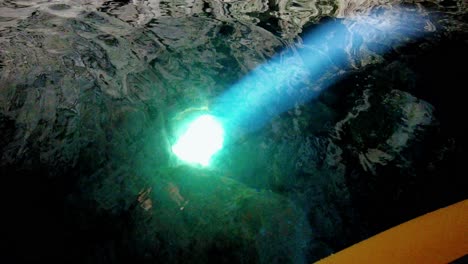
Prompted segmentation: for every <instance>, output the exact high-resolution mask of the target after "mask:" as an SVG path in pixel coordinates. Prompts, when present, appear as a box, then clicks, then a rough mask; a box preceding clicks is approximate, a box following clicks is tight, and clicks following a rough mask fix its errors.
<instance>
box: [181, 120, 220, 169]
mask: <svg viewBox="0 0 468 264" xmlns="http://www.w3.org/2000/svg"><path fill="white" fill-rule="evenodd" d="M223 141H224V129H223V127H222V126H221V124H220V123H219V122H218V121H217V120H216V119H215V118H214V117H213V116H211V115H202V116H200V117H199V118H197V119H195V120H194V121H193V122H192V123H191V124H190V125H189V127H188V129H187V131H186V132H185V133H184V134H183V135H182V136H181V137H180V138H179V140H178V141H177V143H176V144H175V145H173V146H172V152H174V154H176V155H177V157H178V158H179V159H181V160H183V161H185V162H189V163H198V164H200V165H202V166H207V165H208V164H209V163H210V159H211V156H213V154H215V153H216V152H218V151H219V150H220V149H221V148H222V147H223Z"/></svg>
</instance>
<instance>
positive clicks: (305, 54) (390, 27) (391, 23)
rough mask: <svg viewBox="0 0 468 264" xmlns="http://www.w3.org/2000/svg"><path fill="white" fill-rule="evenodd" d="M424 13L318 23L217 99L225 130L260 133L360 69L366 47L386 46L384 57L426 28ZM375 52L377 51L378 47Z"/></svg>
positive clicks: (214, 110) (216, 110) (381, 48)
mask: <svg viewBox="0 0 468 264" xmlns="http://www.w3.org/2000/svg"><path fill="white" fill-rule="evenodd" d="M421 25H424V21H423V20H422V19H421V17H416V15H414V14H408V13H405V12H403V11H396V10H393V11H391V12H387V13H384V14H377V13H376V14H373V15H368V16H361V17H355V18H353V19H352V20H335V21H331V22H328V23H325V24H324V25H321V26H319V27H317V28H316V29H314V30H312V31H311V32H310V33H309V34H307V35H306V36H305V37H304V38H303V41H302V43H297V45H296V46H294V47H291V48H289V49H287V50H284V51H283V52H281V53H279V54H277V55H276V56H274V57H273V58H272V59H271V60H269V61H268V62H266V63H264V64H263V65H260V66H258V67H257V68H255V69H254V70H252V71H251V72H250V73H249V74H248V75H247V76H245V77H244V78H243V79H242V80H240V81H239V82H238V83H236V84H235V85H233V86H232V87H230V89H228V90H227V91H226V92H225V93H224V94H222V95H221V96H220V97H219V98H218V99H217V100H216V101H215V103H214V105H213V107H212V113H213V114H214V115H216V116H218V117H219V118H221V119H222V120H223V122H224V127H225V130H226V131H228V133H229V131H231V130H233V129H235V130H240V131H242V132H251V131H254V130H256V129H258V128H260V127H262V126H263V125H265V123H267V122H268V121H269V120H271V118H273V117H275V116H277V115H278V114H281V113H283V112H284V111H287V110H288V109H290V108H292V107H294V106H295V105H298V104H303V103H305V102H307V101H310V100H311V99H313V98H315V97H317V96H318V95H319V94H320V92H321V91H322V90H323V89H325V88H326V87H328V86H330V84H332V83H334V82H336V81H337V80H339V78H340V76H342V75H343V74H344V73H345V72H349V70H352V69H353V68H357V67H359V66H358V65H359V63H358V62H357V61H359V60H360V59H361V58H360V55H361V54H360V47H361V46H363V45H362V44H363V43H364V44H366V43H389V45H380V46H379V49H378V51H377V53H378V54H377V55H383V54H384V53H386V52H387V51H388V49H390V48H389V47H394V46H396V45H398V44H401V45H403V44H404V42H405V39H406V38H407V37H414V36H415V34H418V33H420V32H421V30H423V29H422V28H421V27H423V26H421ZM397 42H400V43H397ZM373 52H374V53H375V50H374V51H373Z"/></svg>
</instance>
